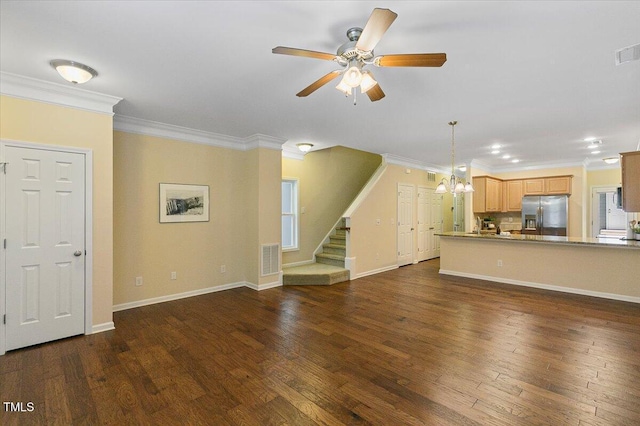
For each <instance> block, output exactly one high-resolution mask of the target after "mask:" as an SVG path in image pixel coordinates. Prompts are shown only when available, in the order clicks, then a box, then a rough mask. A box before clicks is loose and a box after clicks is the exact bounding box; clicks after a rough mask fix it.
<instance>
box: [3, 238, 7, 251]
mask: <svg viewBox="0 0 640 426" xmlns="http://www.w3.org/2000/svg"><path fill="white" fill-rule="evenodd" d="M2 247H3V248H5V249H6V248H7V239H6V238H5V239H4V241H3V242H2Z"/></svg>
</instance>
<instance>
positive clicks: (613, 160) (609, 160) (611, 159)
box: [602, 157, 619, 164]
mask: <svg viewBox="0 0 640 426" xmlns="http://www.w3.org/2000/svg"><path fill="white" fill-rule="evenodd" d="M602 161H604V162H605V163H607V164H616V163H617V162H618V161H619V158H618V157H609V158H603V159H602Z"/></svg>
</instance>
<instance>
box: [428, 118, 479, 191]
mask: <svg viewBox="0 0 640 426" xmlns="http://www.w3.org/2000/svg"><path fill="white" fill-rule="evenodd" d="M456 124H458V122H457V121H450V122H449V126H451V177H450V178H449V182H448V183H447V180H446V179H445V178H442V181H441V182H440V184H439V185H438V187H437V188H436V194H446V193H447V192H450V193H452V194H461V193H463V192H473V185H471V184H470V183H469V182H467V183H466V184H464V183H462V180H461V179H460V178H459V177H457V176H456V175H455V161H456V149H455V138H454V128H455V126H456Z"/></svg>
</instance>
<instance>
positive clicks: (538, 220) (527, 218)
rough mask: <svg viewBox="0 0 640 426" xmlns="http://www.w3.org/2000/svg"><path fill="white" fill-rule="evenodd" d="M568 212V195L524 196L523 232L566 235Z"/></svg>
mask: <svg viewBox="0 0 640 426" xmlns="http://www.w3.org/2000/svg"><path fill="white" fill-rule="evenodd" d="M568 212H569V196H568V195H541V196H531V195H528V196H525V197H522V233H523V234H528V235H559V236H566V235H567V223H568V219H569V217H568Z"/></svg>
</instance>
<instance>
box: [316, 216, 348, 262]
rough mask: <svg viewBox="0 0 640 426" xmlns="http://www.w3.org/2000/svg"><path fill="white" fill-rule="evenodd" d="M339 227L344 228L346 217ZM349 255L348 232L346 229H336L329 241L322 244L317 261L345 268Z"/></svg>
mask: <svg viewBox="0 0 640 426" xmlns="http://www.w3.org/2000/svg"><path fill="white" fill-rule="evenodd" d="M338 228H344V219H343V220H342V224H341V225H339V226H338ZM346 255H347V234H346V231H345V230H344V229H335V230H334V234H333V235H330V236H329V243H328V244H323V245H322V253H318V254H316V262H318V263H323V264H325V265H331V266H339V267H341V268H344V258H345V256H346Z"/></svg>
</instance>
